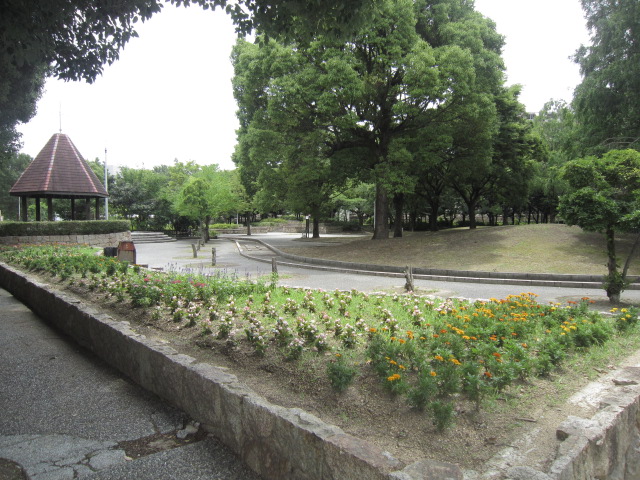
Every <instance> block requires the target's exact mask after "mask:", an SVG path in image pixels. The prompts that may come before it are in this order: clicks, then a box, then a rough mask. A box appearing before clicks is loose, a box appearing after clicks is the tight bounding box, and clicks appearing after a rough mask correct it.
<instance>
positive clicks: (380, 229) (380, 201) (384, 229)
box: [373, 184, 389, 240]
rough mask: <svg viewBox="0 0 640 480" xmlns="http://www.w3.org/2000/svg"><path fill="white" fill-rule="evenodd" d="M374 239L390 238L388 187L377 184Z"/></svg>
mask: <svg viewBox="0 0 640 480" xmlns="http://www.w3.org/2000/svg"><path fill="white" fill-rule="evenodd" d="M374 217H375V218H374V221H375V225H374V228H373V240H385V239H387V238H389V211H388V206H387V189H386V188H384V187H383V186H382V185H380V184H377V185H376V211H375V215H374Z"/></svg>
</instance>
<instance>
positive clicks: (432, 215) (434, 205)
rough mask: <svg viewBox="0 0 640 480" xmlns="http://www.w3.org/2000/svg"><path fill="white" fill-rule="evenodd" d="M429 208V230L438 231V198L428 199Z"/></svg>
mask: <svg viewBox="0 0 640 480" xmlns="http://www.w3.org/2000/svg"><path fill="white" fill-rule="evenodd" d="M428 203H429V208H430V209H431V212H429V230H431V231H432V232H437V231H438V212H440V199H439V198H438V199H437V200H429V201H428Z"/></svg>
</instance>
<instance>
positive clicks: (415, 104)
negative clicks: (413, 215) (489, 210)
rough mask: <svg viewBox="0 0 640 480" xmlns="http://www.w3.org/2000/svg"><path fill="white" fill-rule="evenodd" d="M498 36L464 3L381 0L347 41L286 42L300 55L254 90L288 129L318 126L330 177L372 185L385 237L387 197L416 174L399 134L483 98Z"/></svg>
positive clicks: (378, 229)
mask: <svg viewBox="0 0 640 480" xmlns="http://www.w3.org/2000/svg"><path fill="white" fill-rule="evenodd" d="M423 17H424V18H423ZM427 17H428V18H427ZM429 34H431V36H430V37H429ZM423 37H425V38H426V37H429V40H430V41H431V42H433V44H431V43H429V42H428V41H426V40H425V39H424V38H423ZM500 45H501V37H500V36H499V35H497V34H496V33H495V30H494V29H493V26H492V25H491V24H490V23H489V22H487V21H486V20H485V19H483V17H482V16H481V15H479V14H477V12H475V11H474V10H473V8H472V6H471V5H470V4H468V3H467V2H461V1H459V0H441V1H436V2H431V3H430V4H428V5H427V3H426V2H413V1H410V0H401V1H382V2H381V3H380V8H379V11H378V15H377V16H376V17H375V18H374V19H373V20H372V21H371V22H370V24H368V25H367V26H366V28H363V29H362V30H361V31H360V32H358V34H357V35H356V36H355V37H354V39H353V40H352V41H350V42H347V43H346V44H344V43H343V42H340V43H337V42H334V41H333V40H332V39H330V38H326V37H318V38H317V39H316V41H314V42H311V43H310V44H309V45H304V46H300V45H298V46H296V47H295V48H292V49H291V58H294V59H295V58H302V59H303V60H304V62H298V63H299V65H298V68H296V69H295V71H286V72H285V73H284V74H282V75H280V76H279V77H277V78H275V79H274V80H273V81H272V82H268V83H266V84H265V86H264V90H263V91H265V92H266V93H267V95H265V96H263V97H262V98H264V99H265V100H266V102H267V104H269V102H272V104H273V105H277V110H278V111H279V112H284V114H285V115H286V116H287V118H289V119H291V121H292V123H293V125H294V126H295V128H296V129H299V128H300V127H302V128H306V127H307V126H309V128H310V130H313V129H315V130H317V131H320V132H321V133H322V135H321V136H322V142H323V149H322V150H321V153H322V155H326V156H327V157H328V158H329V159H330V161H331V164H330V168H329V169H328V172H330V174H331V175H332V176H333V177H334V179H335V178H342V179H348V178H351V179H357V180H358V181H364V182H369V183H373V184H375V185H376V192H377V193H376V208H375V217H376V219H375V220H376V221H375V228H374V230H375V233H374V238H387V237H388V234H389V225H388V223H389V222H388V219H389V214H388V205H389V203H390V201H391V199H392V198H393V197H394V196H395V198H396V199H398V198H402V197H401V196H402V194H404V193H408V192H411V191H412V190H413V189H414V188H415V183H416V176H415V175H414V174H413V173H412V172H411V169H412V166H413V159H412V155H411V153H410V152H409V151H408V149H407V141H406V139H407V137H414V136H417V135H422V132H424V131H425V129H429V128H431V129H433V128H434V125H439V124H445V123H447V122H449V121H453V119H455V118H456V117H458V116H459V115H460V109H461V108H468V109H469V110H471V109H472V108H473V107H471V105H472V104H476V103H477V102H482V101H484V102H485V103H487V102H488V100H487V99H482V96H483V95H486V94H487V93H488V90H491V89H495V88H496V85H497V84H499V83H500V81H501V79H502V72H501V68H502V63H501V61H500V57H499V48H500ZM294 63H296V62H295V61H294ZM252 105H258V108H257V110H256V112H266V111H268V107H263V106H260V105H259V103H256V102H254V103H253V104H252ZM274 110H275V109H274ZM244 113H245V112H244V111H243V110H242V108H241V114H243V115H244ZM262 114H263V113H262ZM262 114H261V115H262ZM478 118H480V116H478ZM260 119H261V120H263V119H264V117H260ZM251 121H252V122H254V121H255V114H254V116H253V117H252V118H251ZM272 130H273V129H272ZM290 131H292V130H285V132H287V133H289V132H290ZM399 203H400V202H396V204H399ZM396 217H399V215H397V214H396Z"/></svg>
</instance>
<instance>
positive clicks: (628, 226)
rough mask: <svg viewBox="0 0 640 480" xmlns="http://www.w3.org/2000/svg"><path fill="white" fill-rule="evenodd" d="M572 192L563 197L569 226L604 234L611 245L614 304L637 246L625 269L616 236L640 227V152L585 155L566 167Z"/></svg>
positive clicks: (609, 280)
mask: <svg viewBox="0 0 640 480" xmlns="http://www.w3.org/2000/svg"><path fill="white" fill-rule="evenodd" d="M563 176H564V178H565V180H566V181H567V183H568V185H569V191H568V192H567V193H566V194H565V195H563V196H562V198H561V199H560V214H561V215H562V218H563V219H564V220H565V222H566V223H567V224H569V225H578V226H579V227H581V228H583V229H584V230H587V231H590V232H599V233H602V234H604V236H605V239H606V244H607V258H608V261H607V275H606V277H605V282H604V283H605V289H606V292H607V296H608V297H609V300H610V301H611V302H612V303H617V302H619V301H620V294H621V293H622V291H624V289H625V287H626V284H627V272H628V270H629V265H630V262H631V260H632V258H633V256H634V254H635V250H636V247H637V245H638V243H639V242H640V234H639V235H638V236H637V238H636V241H635V243H634V246H633V248H632V250H631V252H630V254H629V256H628V257H627V259H626V261H625V263H624V266H623V268H622V270H620V265H619V263H618V256H617V254H616V235H617V234H618V233H622V232H630V231H637V229H638V228H639V227H640V152H638V151H636V150H631V149H628V150H610V151H609V152H607V153H605V154H604V155H603V156H602V157H601V158H597V157H585V158H582V159H578V160H573V161H571V162H569V163H567V164H566V165H565V167H564V173H563Z"/></svg>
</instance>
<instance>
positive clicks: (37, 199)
mask: <svg viewBox="0 0 640 480" xmlns="http://www.w3.org/2000/svg"><path fill="white" fill-rule="evenodd" d="M39 221H40V197H36V222H39Z"/></svg>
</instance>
